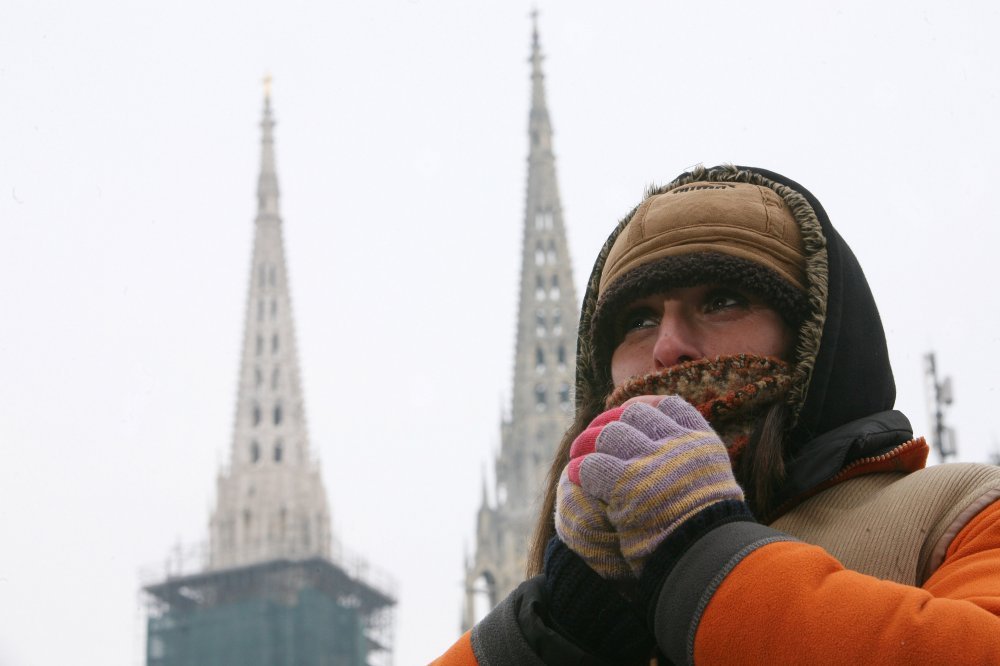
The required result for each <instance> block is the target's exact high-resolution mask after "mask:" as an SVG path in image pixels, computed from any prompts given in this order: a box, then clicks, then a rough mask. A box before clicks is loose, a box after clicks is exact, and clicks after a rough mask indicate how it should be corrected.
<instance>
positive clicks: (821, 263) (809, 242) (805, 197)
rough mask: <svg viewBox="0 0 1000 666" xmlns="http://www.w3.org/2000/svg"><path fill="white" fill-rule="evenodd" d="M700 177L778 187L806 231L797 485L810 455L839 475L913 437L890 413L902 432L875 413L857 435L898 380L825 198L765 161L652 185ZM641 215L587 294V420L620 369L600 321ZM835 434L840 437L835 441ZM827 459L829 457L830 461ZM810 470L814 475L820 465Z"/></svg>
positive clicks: (582, 396) (581, 345)
mask: <svg viewBox="0 0 1000 666" xmlns="http://www.w3.org/2000/svg"><path fill="white" fill-rule="evenodd" d="M695 181H730V182H734V181H735V182H749V183H754V184H757V185H764V186H767V187H770V188H771V189H773V190H775V191H776V192H777V193H778V194H779V195H781V196H782V197H783V198H784V200H785V202H786V203H787V204H788V205H789V208H790V209H791V210H792V213H793V215H794V216H795V218H796V220H797V221H798V222H799V226H800V229H801V230H802V235H803V241H804V244H805V247H806V275H807V282H808V285H807V288H808V294H807V296H808V300H809V309H808V310H809V311H808V314H807V316H806V317H805V320H804V322H803V323H802V325H801V327H800V330H799V335H798V343H797V347H796V350H795V358H794V363H795V373H796V376H795V382H796V384H795V386H794V387H793V390H792V391H791V392H790V393H789V398H788V401H789V406H790V407H791V411H792V415H793V421H792V424H793V427H792V429H791V431H790V433H789V439H788V449H787V450H786V455H787V458H788V460H789V463H790V468H789V469H788V472H789V478H788V481H789V482H790V486H793V487H794V486H799V485H801V482H802V481H804V480H803V479H800V480H799V482H796V479H795V477H796V476H797V468H799V467H801V465H799V464H798V463H800V462H802V461H804V460H807V459H810V460H811V462H810V464H808V465H806V466H805V467H809V468H810V469H814V470H815V468H817V467H821V468H827V467H829V466H831V465H832V466H835V467H836V468H835V469H833V473H836V471H837V470H838V469H839V468H840V466H841V465H843V464H846V463H849V462H851V461H852V460H854V459H857V458H859V457H863V456H867V455H872V454H873V453H874V454H876V455H877V454H878V453H881V452H884V451H885V450H888V448H891V445H895V444H898V443H900V442H902V441H905V440H906V439H907V438H908V437H907V436H904V432H905V433H906V434H908V432H909V424H908V423H906V419H905V417H903V416H902V415H901V414H898V415H897V416H894V417H893V418H892V419H890V420H891V423H892V425H893V430H894V432H895V434H894V435H893V436H892V437H881V438H880V437H875V438H873V437H871V436H870V434H871V433H870V432H868V430H870V426H871V423H870V421H869V426H868V427H866V428H864V429H863V430H865V432H868V434H867V435H863V436H862V435H861V433H859V437H862V438H863V442H862V441H860V440H859V441H854V439H852V438H851V437H850V436H849V432H850V431H851V430H852V428H851V427H850V426H848V424H850V423H852V422H855V421H860V420H863V419H866V418H867V417H870V416H872V415H874V414H878V413H881V412H885V411H887V410H891V409H892V406H893V404H894V402H895V399H896V386H895V382H894V380H893V376H892V368H891V367H890V365H889V355H888V351H887V349H886V341H885V333H884V331H883V329H882V321H881V318H880V317H879V313H878V308H877V307H876V306H875V300H874V298H873V297H872V293H871V289H870V288H869V286H868V282H867V280H866V279H865V275H864V272H863V271H862V270H861V266H860V265H859V264H858V261H857V259H856V258H855V256H854V253H853V252H852V251H851V249H850V247H848V245H847V243H846V242H844V240H843V238H841V237H840V234H838V233H837V231H836V229H834V228H833V225H832V224H831V223H830V219H829V217H828V216H827V214H826V211H825V210H824V209H823V206H822V204H820V202H819V201H818V200H817V199H816V197H814V196H813V194H812V193H811V192H809V191H808V190H807V189H805V188H804V187H802V186H801V185H799V184H798V183H796V182H795V181H793V180H790V179H788V178H786V177H784V176H782V175H780V174H777V173H774V172H772V171H767V170H765V169H758V168H755V167H743V166H718V167H712V168H710V169H705V168H701V167H699V168H697V169H694V170H692V171H691V172H687V173H683V174H681V175H680V176H678V177H677V178H676V179H674V180H673V181H672V182H671V183H670V184H668V185H665V186H663V187H660V188H655V189H651V190H650V191H649V192H648V193H647V196H653V195H656V194H662V193H663V192H667V191H669V190H672V189H674V188H676V187H679V186H682V185H685V184H687V183H690V182H695ZM634 214H635V209H633V210H632V212H630V213H629V214H628V215H627V216H626V217H625V218H624V219H623V220H622V221H621V222H620V223H619V224H618V226H617V227H616V229H615V231H614V232H613V233H612V234H611V236H610V237H609V238H608V240H607V242H606V243H605V245H604V247H603V249H602V250H601V253H600V254H599V256H598V258H597V261H596V263H595V265H594V269H593V272H592V274H591V277H590V281H589V283H588V286H587V290H586V294H585V296H584V301H583V311H582V313H581V316H580V329H579V339H578V344H577V419H576V423H577V425H579V424H581V423H585V422H587V421H588V420H589V419H591V418H593V417H594V416H596V415H597V414H598V413H600V411H602V409H603V401H604V398H605V397H606V396H607V395H608V393H609V391H610V383H609V382H610V370H609V369H608V368H603V367H595V363H594V360H595V358H599V357H601V356H602V355H601V354H595V353H594V352H595V350H594V348H593V343H594V338H593V337H592V334H591V321H592V317H593V314H594V310H595V307H596V303H597V286H598V282H599V279H600V275H601V271H602V270H603V267H604V262H605V260H606V258H607V255H608V252H609V251H610V248H611V245H612V244H613V243H614V240H615V238H617V236H618V234H619V233H620V232H621V230H622V229H623V228H624V227H625V225H626V224H627V223H628V221H629V220H630V219H631V218H632V216H633V215H634ZM609 356H610V355H609V354H608V355H604V358H609ZM900 419H902V421H900ZM834 430H837V431H838V433H839V434H838V436H837V437H835V438H829V437H826V438H824V437H821V435H823V434H824V433H829V432H831V431H834ZM855 439H856V438H855ZM890 440H891V442H890ZM834 441H835V442H837V444H832V442H834ZM875 442H877V443H878V448H879V449H880V450H879V451H874V452H873V451H872V450H871V449H872V446H871V444H874V443H875ZM866 443H867V444H866ZM834 449H835V450H834ZM817 457H819V458H822V459H825V460H826V461H828V462H827V463H826V464H820V461H819V460H817ZM803 471H804V468H803ZM806 475H807V476H809V477H814V475H815V471H814V472H810V473H807V474H806ZM822 480H824V479H819V481H822ZM811 481H812V482H815V481H816V479H815V478H813V479H811ZM789 490H792V488H789Z"/></svg>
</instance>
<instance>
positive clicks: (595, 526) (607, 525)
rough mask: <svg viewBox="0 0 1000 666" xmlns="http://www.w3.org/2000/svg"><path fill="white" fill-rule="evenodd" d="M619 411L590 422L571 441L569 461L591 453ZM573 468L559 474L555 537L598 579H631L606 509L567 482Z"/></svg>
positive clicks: (617, 409) (576, 484)
mask: <svg viewBox="0 0 1000 666" xmlns="http://www.w3.org/2000/svg"><path fill="white" fill-rule="evenodd" d="M623 411H625V408H624V407H616V408H614V409H612V410H609V411H607V412H604V413H603V414H601V415H600V416H598V417H597V418H596V419H594V420H593V421H591V422H590V425H589V426H587V429H586V430H584V431H583V432H582V433H580V434H579V435H578V436H577V438H576V439H575V440H573V444H572V446H571V447H570V457H571V458H572V457H573V456H576V455H578V454H577V453H575V452H576V451H581V450H589V451H593V450H594V442H595V441H596V440H597V438H598V435H600V433H601V431H602V430H604V428H605V426H607V424H609V423H613V422H616V421H617V420H618V418H619V417H620V416H621V414H622V412H623ZM573 464H574V463H573V461H572V460H571V462H570V464H569V466H567V467H566V469H564V470H563V473H562V476H561V477H560V478H559V485H558V487H557V488H556V534H558V535H559V538H560V539H562V541H563V543H565V544H566V545H567V546H569V547H570V549H571V550H573V551H574V552H575V553H576V554H577V555H579V556H580V557H581V558H582V559H583V561H584V562H586V563H587V565H588V566H589V567H590V568H591V569H593V570H594V571H596V572H597V573H598V574H599V575H600V576H601V577H602V578H607V579H610V580H619V579H624V578H631V577H632V569H631V568H630V567H629V565H628V563H627V562H626V561H625V558H624V557H622V553H621V549H620V547H619V544H618V534H617V533H616V532H615V528H614V526H613V525H612V524H611V521H609V520H608V515H607V507H606V506H605V504H604V502H601V501H599V500H597V499H595V498H594V497H592V496H591V495H588V494H587V493H586V492H585V491H584V490H583V488H581V487H580V485H579V479H577V480H575V481H573V480H571V479H572V476H571V474H572V475H573V476H575V469H574V470H573V471H572V472H571V471H570V468H571V467H572V466H573Z"/></svg>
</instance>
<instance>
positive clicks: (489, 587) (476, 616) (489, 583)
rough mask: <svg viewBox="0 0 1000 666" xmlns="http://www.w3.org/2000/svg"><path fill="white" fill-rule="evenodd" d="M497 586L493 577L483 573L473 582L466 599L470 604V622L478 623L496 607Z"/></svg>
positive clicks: (488, 573)
mask: <svg viewBox="0 0 1000 666" xmlns="http://www.w3.org/2000/svg"><path fill="white" fill-rule="evenodd" d="M496 597H497V584H496V581H495V579H494V578H493V575H492V574H491V573H490V572H488V571H484V572H483V573H481V574H480V575H479V577H478V578H476V580H475V581H474V582H473V584H472V589H471V590H469V594H468V598H469V601H470V602H471V604H472V608H470V609H469V610H471V611H472V621H473V622H474V623H478V622H479V621H480V620H482V619H483V618H484V617H486V615H487V614H488V613H489V612H490V611H491V610H493V607H494V606H496V605H497V598H496Z"/></svg>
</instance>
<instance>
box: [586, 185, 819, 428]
mask: <svg viewBox="0 0 1000 666" xmlns="http://www.w3.org/2000/svg"><path fill="white" fill-rule="evenodd" d="M695 181H716V182H743V183H751V184H753V185H762V186H765V187H768V188H770V189H772V190H774V191H775V192H777V193H778V195H779V196H781V197H782V198H783V199H784V201H785V203H786V204H787V205H788V207H789V210H791V212H792V215H793V216H794V217H795V219H796V221H797V222H798V223H799V228H800V230H801V233H802V243H803V249H804V251H805V257H806V279H807V294H806V308H805V310H806V311H805V315H804V316H803V318H802V320H801V323H800V325H799V329H798V338H797V343H796V348H795V356H794V359H793V369H792V384H791V387H790V389H789V391H788V394H787V397H786V400H787V403H788V405H789V407H790V410H791V423H790V424H789V427H790V428H791V427H793V426H794V425H795V422H796V421H797V418H798V415H799V413H800V411H801V410H802V406H803V404H804V403H805V397H806V393H807V391H808V390H809V382H810V379H811V377H812V371H813V368H814V366H815V363H816V356H817V354H818V353H819V345H820V340H821V338H822V333H823V323H824V322H825V320H826V302H827V288H828V277H829V271H828V265H827V254H826V239H825V237H824V236H823V232H822V230H821V228H820V223H819V220H818V219H817V217H816V213H815V212H814V211H813V209H812V207H811V206H810V205H809V203H808V201H806V198H805V197H804V196H803V195H801V194H799V193H798V192H796V191H795V190H793V189H791V188H790V187H787V186H785V185H781V184H780V183H776V182H774V181H772V180H770V179H768V178H766V177H764V176H762V175H761V174H758V173H755V172H752V171H742V170H740V169H738V168H736V167H735V166H732V165H724V166H719V167H714V168H712V169H705V168H704V167H702V166H699V167H697V168H695V169H693V170H692V171H691V172H689V173H686V174H684V175H682V176H681V177H680V178H678V179H677V180H674V181H673V182H671V183H669V184H667V185H664V186H662V187H651V188H649V190H648V191H647V192H646V196H647V197H649V196H652V195H655V194H663V193H664V192H669V191H670V190H672V189H675V188H677V187H681V186H683V185H686V184H688V183H692V182H695ZM636 210H638V206H636V207H635V208H633V209H632V211H631V212H629V214H628V215H626V216H625V217H624V218H623V219H622V220H621V221H620V222H619V223H618V226H617V227H616V228H615V230H614V232H613V233H612V234H611V236H610V237H609V238H608V240H607V241H605V243H604V246H603V247H602V248H601V251H600V253H598V256H597V261H596V262H595V264H594V269H593V271H592V272H591V274H590V279H589V280H588V282H587V290H586V294H585V295H584V300H583V308H582V312H581V314H580V328H579V348H578V349H577V368H576V405H577V419H576V420H577V422H578V423H579V422H586V421H589V420H590V419H592V418H593V417H594V416H596V415H597V414H599V413H600V412H601V409H602V407H603V404H604V400H605V398H606V397H607V396H608V394H609V393H610V392H611V388H612V387H611V386H610V372H609V368H607V369H602V367H603V366H604V365H607V361H605V360H604V359H605V358H607V359H610V354H611V351H612V350H603V349H602V350H601V353H597V343H598V340H596V339H595V338H593V337H591V332H592V331H593V330H594V319H595V315H596V314H597V309H598V303H597V294H598V287H599V285H600V278H601V272H602V270H603V269H604V264H605V262H606V261H607V257H608V253H609V252H610V251H611V247H612V245H613V244H614V242H615V239H616V238H617V237H618V234H620V233H621V231H622V229H624V228H625V226H626V225H627V224H628V222H629V220H631V219H632V216H634V215H635V213H636ZM602 318H603V314H602ZM605 344H606V343H605ZM599 359H600V363H601V365H597V363H596V362H597V361H598V360H599Z"/></svg>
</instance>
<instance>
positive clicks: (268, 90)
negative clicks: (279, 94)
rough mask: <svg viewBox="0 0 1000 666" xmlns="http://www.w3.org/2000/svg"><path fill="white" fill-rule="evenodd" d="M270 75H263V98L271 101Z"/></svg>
mask: <svg viewBox="0 0 1000 666" xmlns="http://www.w3.org/2000/svg"><path fill="white" fill-rule="evenodd" d="M271 81H272V79H271V74H270V73H268V74H265V75H264V97H266V98H268V99H271Z"/></svg>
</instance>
